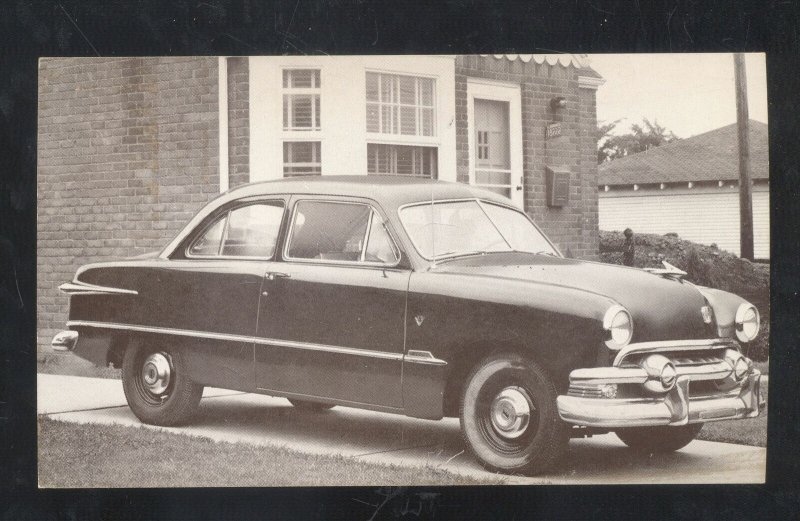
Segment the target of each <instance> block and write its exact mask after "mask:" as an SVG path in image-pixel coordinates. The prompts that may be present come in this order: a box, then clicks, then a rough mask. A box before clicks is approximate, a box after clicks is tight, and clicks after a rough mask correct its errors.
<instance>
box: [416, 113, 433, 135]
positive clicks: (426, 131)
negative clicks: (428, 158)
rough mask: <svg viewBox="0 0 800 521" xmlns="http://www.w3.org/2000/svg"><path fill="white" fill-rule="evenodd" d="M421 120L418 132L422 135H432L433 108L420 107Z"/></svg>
mask: <svg viewBox="0 0 800 521" xmlns="http://www.w3.org/2000/svg"><path fill="white" fill-rule="evenodd" d="M419 112H420V115H421V117H422V121H421V122H420V127H421V128H420V134H422V135H423V136H432V135H433V109H420V111H419Z"/></svg>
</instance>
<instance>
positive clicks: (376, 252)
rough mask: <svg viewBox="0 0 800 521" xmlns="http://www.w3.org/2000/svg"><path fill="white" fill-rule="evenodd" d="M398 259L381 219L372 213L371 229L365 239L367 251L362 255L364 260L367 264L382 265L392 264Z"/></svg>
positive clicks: (398, 256)
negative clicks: (375, 263)
mask: <svg viewBox="0 0 800 521" xmlns="http://www.w3.org/2000/svg"><path fill="white" fill-rule="evenodd" d="M399 259H400V255H399V254H398V252H397V250H396V249H395V246H394V242H392V239H391V238H390V237H389V232H388V231H386V226H385V225H384V223H383V219H381V216H380V215H378V214H377V213H375V212H373V213H372V227H371V228H370V230H369V237H368V238H367V249H366V252H365V253H364V260H365V261H367V262H382V263H384V264H394V263H395V262H397V261H398V260H399Z"/></svg>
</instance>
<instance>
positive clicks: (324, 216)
mask: <svg viewBox="0 0 800 521" xmlns="http://www.w3.org/2000/svg"><path fill="white" fill-rule="evenodd" d="M370 211H371V210H370V208H369V207H368V206H366V205H361V204H343V203H329V202H319V201H301V202H299V203H297V210H296V211H295V218H294V222H293V224H292V237H291V238H290V240H289V250H288V253H289V257H292V258H296V259H320V260H333V261H359V260H360V259H361V251H362V250H363V248H364V238H365V237H364V236H365V233H366V229H367V222H368V219H369V213H370Z"/></svg>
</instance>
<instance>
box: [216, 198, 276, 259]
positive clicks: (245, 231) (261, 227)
mask: <svg viewBox="0 0 800 521" xmlns="http://www.w3.org/2000/svg"><path fill="white" fill-rule="evenodd" d="M282 217H283V204H282V203H270V204H253V205H250V206H244V207H242V208H237V209H235V210H233V211H231V214H230V223H229V224H228V232H227V234H226V235H225V244H224V245H223V246H222V255H228V256H234V257H261V258H269V257H272V254H273V253H275V243H276V241H277V239H278V230H279V229H280V226H281V218H282Z"/></svg>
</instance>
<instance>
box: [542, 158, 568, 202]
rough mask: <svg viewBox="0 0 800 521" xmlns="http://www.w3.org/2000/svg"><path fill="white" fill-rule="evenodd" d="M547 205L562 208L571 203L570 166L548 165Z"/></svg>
mask: <svg viewBox="0 0 800 521" xmlns="http://www.w3.org/2000/svg"><path fill="white" fill-rule="evenodd" d="M545 173H546V176H545V177H546V184H547V206H551V207H556V208H560V207H562V206H567V204H569V176H570V171H569V169H568V168H551V167H549V166H548V167H546V172H545Z"/></svg>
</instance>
